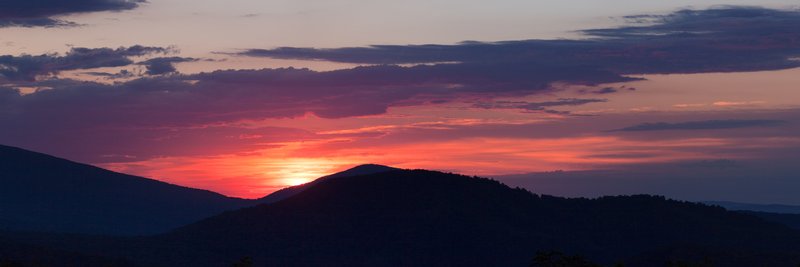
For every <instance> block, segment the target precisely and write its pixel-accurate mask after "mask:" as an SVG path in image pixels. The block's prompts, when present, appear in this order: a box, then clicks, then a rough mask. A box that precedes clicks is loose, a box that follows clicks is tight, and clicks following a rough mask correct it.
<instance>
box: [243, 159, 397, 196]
mask: <svg viewBox="0 0 800 267" xmlns="http://www.w3.org/2000/svg"><path fill="white" fill-rule="evenodd" d="M396 170H399V169H397V168H393V167H388V166H383V165H377V164H363V165H359V166H356V167H353V168H350V169H347V170H345V171H342V172H337V173H334V174H331V175H327V176H323V177H320V178H318V179H316V180H314V181H311V182H309V183H305V184H301V185H296V186H290V187H287V188H284V189H281V190H278V191H275V192H273V193H272V194H269V195H267V196H265V197H262V198H260V199H258V200H256V202H257V203H260V204H268V203H275V202H278V201H281V200H284V199H287V198H289V197H291V196H294V195H296V194H298V193H300V192H303V191H304V190H306V189H308V188H309V187H311V186H314V185H315V184H317V183H319V182H322V181H325V180H327V179H331V178H337V177H347V176H356V175H367V174H375V173H381V172H388V171H396Z"/></svg>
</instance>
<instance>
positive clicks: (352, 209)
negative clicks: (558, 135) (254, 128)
mask: <svg viewBox="0 0 800 267" xmlns="http://www.w3.org/2000/svg"><path fill="white" fill-rule="evenodd" d="M104 251H106V253H112V254H110V255H109V256H112V257H127V258H130V259H136V260H137V261H138V262H139V263H140V264H144V265H158V264H163V265H166V266H169V265H173V266H229V265H230V264H232V263H234V262H238V261H240V260H241V259H252V262H253V263H254V264H255V266H264V265H267V266H319V265H325V266H525V265H528V264H529V263H530V262H531V260H532V259H533V258H534V256H535V255H536V253H537V252H538V251H564V252H567V253H570V254H575V255H583V256H586V257H587V258H588V259H591V260H592V261H596V262H600V263H604V264H610V263H613V262H616V261H618V260H624V261H628V262H630V263H631V264H633V265H631V266H663V265H664V264H665V263H666V262H667V261H668V260H672V259H685V260H687V261H689V262H699V261H700V260H710V261H712V262H714V263H715V264H716V265H719V266H760V265H762V264H761V263H768V265H770V266H779V265H790V266H793V265H795V264H797V263H800V254H798V252H800V234H799V233H798V232H796V231H794V230H792V229H790V228H788V227H785V226H783V225H780V224H776V223H770V222H766V221H763V220H761V219H759V218H757V217H754V216H750V215H747V214H742V213H736V212H730V211H727V210H725V209H723V208H720V207H712V206H707V205H704V204H697V203H689V202H679V201H673V200H667V199H665V198H663V197H655V196H644V195H641V196H621V197H603V198H598V199H567V198H559V197H550V196H540V195H535V194H532V193H530V192H528V191H525V190H522V189H512V188H509V187H507V186H505V185H503V184H501V183H499V182H496V181H493V180H489V179H483V178H474V177H466V176H461V175H454V174H447V173H440V172H431V171H422V170H414V171H407V170H395V171H389V172H380V173H376V174H370V175H359V176H349V177H340V178H337V179H326V180H324V181H320V182H318V183H316V184H315V185H313V186H311V187H309V188H307V189H305V190H304V191H303V192H300V193H298V194H296V195H294V196H292V197H289V198H287V199H285V200H283V201H279V202H275V203H272V204H265V205H259V206H255V207H250V208H244V209H241V210H237V211H231V212H226V213H224V214H221V215H219V216H215V217H212V218H209V219H206V220H203V221H201V222H198V223H195V224H191V225H188V226H186V227H182V228H180V229H177V230H175V231H173V232H171V233H168V234H164V235H159V236H154V237H151V238H148V239H147V240H145V241H141V242H138V243H136V245H130V244H127V245H121V247H118V248H115V249H109V247H108V246H105V247H104ZM108 251H113V252H108ZM165 251H168V252H169V253H164V252H165ZM705 256H709V257H710V258H709V259H706V258H705ZM698 257H699V258H698ZM773 264H778V265H773Z"/></svg>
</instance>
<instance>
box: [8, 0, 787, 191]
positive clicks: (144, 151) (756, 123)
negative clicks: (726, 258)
mask: <svg viewBox="0 0 800 267" xmlns="http://www.w3.org/2000/svg"><path fill="white" fill-rule="evenodd" d="M344 2H347V3H344ZM511 2H512V1H509V2H508V3H506V4H507V5H496V6H492V8H490V9H481V8H477V7H480V5H481V4H480V3H475V5H474V6H473V5H467V6H465V7H459V8H458V9H454V10H452V11H453V12H451V13H447V12H441V15H439V16H433V15H430V14H428V15H425V14H421V13H420V14H417V13H419V12H421V11H420V10H422V9H413V10H411V9H408V10H407V9H406V8H400V9H398V10H401V11H404V12H410V13H409V14H417V15H419V16H420V20H419V21H414V22H408V21H407V20H406V22H407V23H406V24H404V23H403V22H404V21H403V20H399V19H397V18H392V17H387V18H386V20H385V22H386V23H385V24H381V25H379V24H374V23H372V24H369V25H366V26H363V24H364V21H373V22H374V21H377V20H379V17H380V16H379V15H380V14H382V13H380V12H378V10H384V9H385V6H384V8H381V6H380V5H378V6H373V5H369V6H367V7H364V8H366V9H367V10H373V11H375V12H373V13H370V14H365V15H363V17H360V18H355V17H354V18H350V16H345V15H343V14H347V12H346V11H347V10H349V9H347V8H344V7H349V6H352V5H354V4H357V3H351V2H348V1H342V3H340V2H336V3H334V4H330V5H327V6H325V5H323V6H320V7H319V10H317V9H314V8H306V7H305V6H302V7H298V6H285V7H284V8H285V9H280V8H279V7H272V8H277V9H275V10H280V11H281V12H277V11H276V13H262V12H254V13H247V14H239V13H241V12H244V10H239V9H236V10H233V9H230V10H228V9H211V8H209V7H211V6H213V5H214V4H211V3H204V4H203V3H201V4H198V7H197V8H199V9H202V8H204V7H205V8H209V9H208V10H206V11H208V12H211V10H217V11H215V12H218V13H209V14H211V15H209V14H206V13H203V12H200V11H197V10H183V11H181V12H183V13H175V14H180V15H176V16H166V15H165V14H167V13H169V12H166V11H167V10H172V9H177V8H180V7H178V6H173V5H170V4H168V3H165V2H164V1H152V3H149V4H146V5H141V6H140V5H133V6H125V7H106V8H108V10H106V11H108V12H100V13H96V12H84V11H83V10H98V9H97V8H94V7H87V6H80V5H84V4H85V3H76V4H75V5H76V6H74V7H73V8H74V9H73V11H69V12H67V11H63V12H61V11H59V12H61V13H58V12H56V11H48V12H49V13H48V12H45V13H41V12H39V13H36V12H34V13H31V14H25V16H28V17H26V18H39V19H45V20H37V21H44V22H46V23H51V24H52V25H26V24H25V23H29V22H26V21H20V20H19V19H20V18H18V17H12V16H10V15H3V14H0V36H1V37H0V38H2V39H0V48H2V50H0V125H3V126H4V127H3V129H2V131H0V143H2V144H5V145H13V146H20V147H23V148H28V149H33V150H37V151H41V152H45V153H49V154H54V155H57V156H61V157H65V158H68V159H72V160H76V161H81V162H86V163H90V164H95V165H98V166H101V167H104V168H109V169H112V170H116V171H120V172H124V173H131V174H136V175H142V176H146V177H152V178H156V179H159V180H163V181H167V182H171V183H175V184H180V185H185V186H190V187H197V188H203V189H209V190H213V191H216V192H220V193H223V194H226V195H230V196H237V197H245V198H257V197H262V196H264V195H266V194H269V193H270V192H272V191H275V190H277V189H280V188H283V187H286V186H290V185H296V184H300V183H304V182H308V181H310V180H312V179H314V178H317V177H320V176H323V175H326V174H329V173H332V172H336V171H340V170H343V169H346V168H349V167H352V166H354V165H358V164H363V163H378V164H385V165H391V166H395V167H401V168H424V169H434V170H443V171H452V172H459V173H464V174H470V175H483V176H496V175H506V174H521V173H531V172H545V171H554V170H566V171H570V170H601V169H614V168H622V167H629V166H633V165H636V166H644V165H646V164H665V163H680V162H704V161H715V160H728V161H734V162H738V163H741V164H761V163H763V162H771V163H776V164H777V163H780V164H784V163H785V162H787V159H789V158H793V157H796V156H800V128H799V127H800V126H798V125H800V124H798V120H800V119H798V118H800V116H798V115H800V94H798V93H797V85H798V84H800V69H799V68H798V67H800V60H798V58H800V41H798V40H800V30H798V29H800V12H798V11H797V9H796V8H794V9H793V8H787V7H785V6H781V5H780V4H781V3H783V2H782V1H775V2H774V3H773V2H770V6H768V7H763V8H762V7H753V6H727V7H718V6H717V7H709V6H710V5H712V4H714V3H713V2H714V1H704V2H703V3H704V6H702V7H695V8H690V9H683V8H682V7H680V6H674V7H673V6H668V7H665V6H661V5H655V4H653V5H652V6H640V5H638V4H637V5H636V6H635V7H634V6H629V7H628V8H624V9H622V10H623V11H625V12H627V13H625V14H617V13H618V12H617V11H614V12H612V11H611V9H610V8H608V7H605V8H600V9H598V11H597V12H606V13H602V14H601V13H597V14H595V13H591V12H577V13H569V14H568V16H567V15H566V13H565V16H563V17H559V16H555V17H553V16H550V17H547V16H543V17H539V19H541V20H545V19H546V20H548V21H552V22H553V25H552V27H547V26H546V24H542V23H538V22H537V21H529V20H528V19H526V18H529V17H535V16H531V15H532V14H533V13H535V12H534V11H530V12H533V13H530V14H529V13H526V12H527V11H524V10H533V9H530V8H531V6H529V5H535V4H520V3H511ZM556 2H557V1H556ZM744 2H747V1H744ZM531 3H533V2H531ZM620 3H621V2H620ZM620 3H617V4H619V5H621V4H620ZM551 4H552V5H550V6H547V8H551V9H552V10H561V11H559V12H566V11H564V10H565V9H564V8H565V7H564V6H560V5H558V4H557V3H555V2H553V3H551ZM416 5H424V4H423V3H416ZM514 5H524V7H526V8H528V9H522V6H519V7H518V8H513V7H515V6H514ZM540 5H543V4H541V3H540ZM540 7H541V8H545V6H540ZM251 8H252V9H254V10H259V9H258V8H264V6H253V7H251ZM398 8H399V7H398ZM431 8H444V7H442V6H435V5H434V6H433V7H431ZM647 8H652V10H642V9H647ZM321 10H324V12H323V11H321ZM117 11H121V13H120V12H117ZM223 11H224V12H223ZM52 12H56V13H53V14H51V13H52ZM219 12H221V13H219ZM237 12H239V13H237ZM67 14H69V15H67ZM192 14H196V15H192ZM203 14H205V15H203ZM335 14H338V15H335ZM498 14H507V16H501V17H507V20H501V19H498ZM601 15H602V16H601ZM626 15H649V16H638V17H636V16H634V17H623V16H626ZM114 16H117V17H114ZM601 17H602V19H601ZM608 17H613V18H614V19H608ZM199 18H205V19H199ZM337 18H345V19H342V21H340V22H337V23H332V22H331V24H330V25H339V24H341V25H339V27H336V28H335V29H334V26H330V27H331V28H330V29H329V32H324V31H320V30H319V29H318V27H311V25H317V26H319V27H322V26H320V25H326V23H324V22H325V21H331V20H334V19H337ZM465 18H474V20H469V19H465ZM567 18H570V19H571V20H569V21H565V20H566V19H567ZM637 18H638V19H637ZM70 21H74V22H79V23H86V25H84V26H81V27H75V26H74V25H72V24H69V23H68V22H70ZM210 21H217V22H218V24H214V23H211V22H210ZM275 21H283V22H295V24H287V25H298V26H296V27H294V26H286V27H285V28H280V29H278V28H274V27H270V28H268V29H265V31H266V32H269V33H273V34H275V35H269V34H266V33H262V32H253V31H252V29H254V27H255V28H258V26H263V25H266V23H267V22H275ZM337 21H338V20H337ZM301 22H306V23H307V24H308V25H305V24H303V25H301V24H302V23H301ZM460 22H463V23H460ZM539 22H540V21H539ZM153 24H158V25H153ZM143 25H149V26H148V27H150V28H153V31H145V30H142V29H141V27H144V26H143ZM187 25H194V26H192V28H191V29H192V30H193V31H192V32H189V31H188V30H187V29H189V27H188V26H187ZM223 25H224V26H225V27H227V28H225V27H223ZM269 25H275V24H269ZM348 25H349V26H351V27H350V28H347V27H345V26H348ZM356 25H362V26H356ZM23 26H24V27H23ZM534 26H535V27H534ZM525 27H530V29H529V30H525V29H526V28H525ZM347 29H350V30H347ZM415 29H416V30H415ZM126 30H129V31H131V32H141V33H142V35H141V36H142V37H141V39H131V38H136V36H138V35H137V34H124V36H123V35H120V34H119V33H120V32H127V31H126ZM197 31H200V32H202V33H198V32H197ZM437 31H438V34H437ZM415 32H417V33H418V34H417V35H415V34H413V33H415ZM170 33H172V34H170ZM189 33H191V34H189ZM332 33H338V34H339V35H335V34H332ZM367 33H369V34H367ZM391 33H395V34H391ZM329 34H330V35H331V36H328V35H329ZM100 35H104V36H108V38H107V39H103V38H100V37H98V36H100ZM54 36H63V37H64V38H66V39H65V40H67V41H65V43H57V44H53V42H51V41H52V40H54V39H56V37H54ZM270 36H275V37H274V38H271V37H270ZM358 36H362V37H358ZM364 36H372V37H370V38H367V37H364ZM279 37H280V38H279ZM473 37H477V38H473ZM554 37H560V38H555V39H554ZM281 38H283V39H281ZM371 38H372V39H371ZM164 40H169V41H170V42H172V43H165V42H166V41H164ZM281 40H284V41H281ZM464 40H482V41H481V42H476V41H465V42H460V41H464ZM315 41H316V42H315ZM59 42H61V41H59ZM375 44H380V45H375ZM420 44H429V45H420ZM794 165H795V164H791V163H785V164H784V165H781V166H782V167H786V168H789V169H792V168H794V169H792V170H796V166H794ZM798 173H800V172H798ZM774 186H775V187H776V188H777V187H781V186H785V185H781V184H780V183H775V184H774ZM741 189H742V190H745V191H746V189H747V188H745V187H742V188H741ZM798 189H799V190H800V188H798ZM742 192H744V191H742ZM768 193H769V192H760V193H753V194H768ZM798 201H800V200H798Z"/></svg>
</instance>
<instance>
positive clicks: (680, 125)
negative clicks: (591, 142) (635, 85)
mask: <svg viewBox="0 0 800 267" xmlns="http://www.w3.org/2000/svg"><path fill="white" fill-rule="evenodd" d="M786 123H787V122H786V121H782V120H707V121H688V122H677V123H667V122H656V123H643V124H638V125H634V126H630V127H625V128H621V129H616V130H611V131H612V132H643V131H667V130H721V129H737V128H751V127H775V126H781V125H784V124H786Z"/></svg>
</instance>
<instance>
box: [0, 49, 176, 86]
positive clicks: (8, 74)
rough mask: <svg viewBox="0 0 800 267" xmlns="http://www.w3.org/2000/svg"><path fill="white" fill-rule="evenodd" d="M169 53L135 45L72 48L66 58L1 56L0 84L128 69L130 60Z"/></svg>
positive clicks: (167, 50) (55, 56)
mask: <svg viewBox="0 0 800 267" xmlns="http://www.w3.org/2000/svg"><path fill="white" fill-rule="evenodd" d="M170 52H172V49H171V48H163V47H150V46H141V45H135V46H131V47H120V48H116V49H114V48H83V47H75V48H72V49H70V51H69V52H67V53H66V54H65V55H59V54H55V53H53V54H42V55H21V56H11V55H4V56H0V83H2V82H3V80H6V81H35V80H36V77H37V76H41V75H50V74H58V73H59V72H62V71H67V70H81V69H93V68H101V67H121V66H127V65H130V64H133V63H134V62H133V60H131V59H130V58H131V57H138V56H145V55H150V54H166V53H170Z"/></svg>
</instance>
